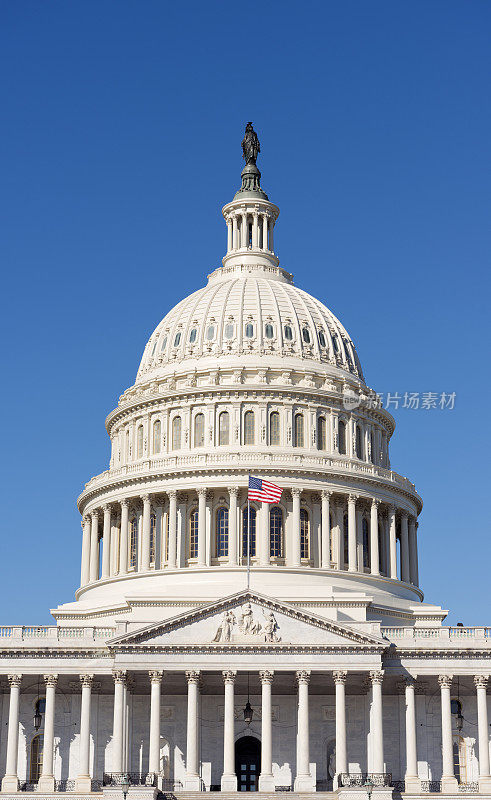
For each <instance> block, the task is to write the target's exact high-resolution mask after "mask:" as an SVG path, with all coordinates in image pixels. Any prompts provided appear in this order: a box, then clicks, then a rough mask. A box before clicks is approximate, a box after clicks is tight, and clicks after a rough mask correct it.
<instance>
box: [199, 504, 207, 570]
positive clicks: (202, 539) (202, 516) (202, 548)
mask: <svg viewBox="0 0 491 800" xmlns="http://www.w3.org/2000/svg"><path fill="white" fill-rule="evenodd" d="M205 564H206V489H203V488H200V489H198V566H199V567H204V566H205Z"/></svg>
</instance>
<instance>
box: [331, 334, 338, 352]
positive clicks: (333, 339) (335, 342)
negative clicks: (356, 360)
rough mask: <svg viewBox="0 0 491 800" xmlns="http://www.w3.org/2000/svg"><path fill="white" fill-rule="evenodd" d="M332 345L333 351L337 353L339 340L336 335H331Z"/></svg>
mask: <svg viewBox="0 0 491 800" xmlns="http://www.w3.org/2000/svg"><path fill="white" fill-rule="evenodd" d="M332 346H333V347H334V352H335V353H339V341H338V337H337V336H336V335H334V336H333V337H332Z"/></svg>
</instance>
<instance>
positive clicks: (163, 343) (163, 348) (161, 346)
mask: <svg viewBox="0 0 491 800" xmlns="http://www.w3.org/2000/svg"><path fill="white" fill-rule="evenodd" d="M166 347H167V336H164V338H163V339H162V344H161V345H160V352H161V353H163V352H164V350H165V348H166Z"/></svg>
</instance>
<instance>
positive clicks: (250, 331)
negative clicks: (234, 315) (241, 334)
mask: <svg viewBox="0 0 491 800" xmlns="http://www.w3.org/2000/svg"><path fill="white" fill-rule="evenodd" d="M245 335H246V338H247V339H252V337H253V336H254V325H253V324H252V322H248V323H247V325H246V326H245Z"/></svg>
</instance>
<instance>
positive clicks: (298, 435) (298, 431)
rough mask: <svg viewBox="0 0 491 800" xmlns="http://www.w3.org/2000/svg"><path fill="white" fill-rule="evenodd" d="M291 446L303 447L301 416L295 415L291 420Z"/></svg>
mask: <svg viewBox="0 0 491 800" xmlns="http://www.w3.org/2000/svg"><path fill="white" fill-rule="evenodd" d="M293 446H294V447H303V446H304V436H303V414H295V419H294V420H293Z"/></svg>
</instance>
